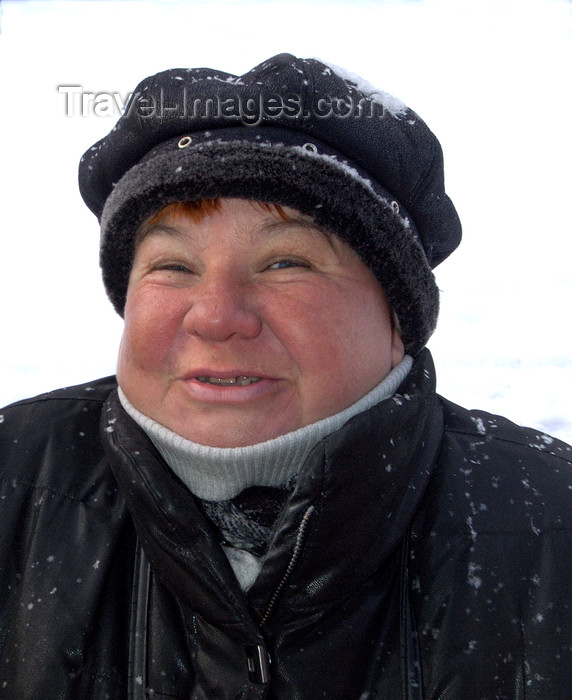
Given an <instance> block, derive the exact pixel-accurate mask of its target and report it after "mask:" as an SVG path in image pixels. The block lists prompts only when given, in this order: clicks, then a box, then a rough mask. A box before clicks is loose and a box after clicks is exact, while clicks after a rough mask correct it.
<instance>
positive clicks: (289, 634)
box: [0, 55, 572, 700]
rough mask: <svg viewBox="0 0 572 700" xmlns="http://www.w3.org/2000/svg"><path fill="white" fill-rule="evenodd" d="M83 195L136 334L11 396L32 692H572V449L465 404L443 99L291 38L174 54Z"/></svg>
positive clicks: (89, 160)
mask: <svg viewBox="0 0 572 700" xmlns="http://www.w3.org/2000/svg"><path fill="white" fill-rule="evenodd" d="M207 105H208V108H206V107H205V106H207ZM203 108H204V109H203ZM254 110H256V114H255V115H254ZM254 117H256V118H254ZM80 187H81V190H82V194H83V196H84V199H85V201H86V203H87V204H88V206H90V208H91V209H92V210H93V211H94V212H95V213H96V214H97V215H98V217H100V219H101V226H102V248H101V262H102V268H103V277H104V282H105V285H106V288H107V291H108V294H109V296H110V299H111V301H112V303H113V304H114V306H115V308H116V309H117V311H118V312H119V313H121V314H122V315H123V316H124V318H125V331H124V335H123V339H122V343H121V348H120V352H119V361H118V372H117V380H115V379H114V378H108V379H104V380H99V381H97V382H94V383H91V384H90V385H88V386H82V387H75V388H72V389H65V390H60V391H58V392H53V393H51V394H49V395H45V396H43V397H39V398H37V399H30V400H28V401H23V402H19V403H18V404H15V405H14V406H12V407H10V408H8V409H5V411H4V412H3V422H2V424H1V425H0V429H1V437H2V441H1V450H0V458H1V461H2V464H3V465H4V476H5V478H4V489H5V490H4V495H3V498H4V501H3V503H4V507H3V513H2V527H3V531H4V533H5V538H6V540H5V543H4V545H3V548H2V551H1V552H0V556H1V558H0V566H1V571H2V591H3V593H2V595H3V606H2V618H1V620H0V631H1V638H2V640H3V646H2V661H3V663H2V666H1V669H2V670H1V671H0V673H1V674H2V678H1V682H2V685H0V688H1V692H4V693H5V694H6V697H30V698H35V697H38V698H40V697H42V698H44V697H59V698H76V697H112V698H124V697H164V698H167V697H169V698H172V697H176V698H188V697H192V698H209V699H210V698H239V697H240V698H264V697H268V698H312V699H313V698H316V697H326V698H340V699H342V698H343V699H344V700H345V699H346V698H356V699H357V698H365V697H370V696H371V697H383V698H399V697H403V698H466V697H475V698H477V697H478V698H484V697H491V698H492V697H507V698H521V697H524V690H523V689H524V688H525V689H526V697H527V698H538V699H540V698H546V697H551V698H558V697H562V698H563V697H565V695H566V693H567V685H566V672H565V669H566V668H567V666H568V665H569V663H570V656H571V648H572V645H571V627H572V625H571V624H570V614H569V603H568V600H569V598H568V595H569V591H568V587H569V583H567V582H569V581H570V580H572V577H571V573H572V572H571V571H570V567H571V565H570V557H569V556H563V554H564V552H566V551H569V549H570V527H569V512H570V508H569V494H570V490H571V488H572V472H571V470H570V457H571V450H570V448H569V447H568V446H566V445H563V444H562V443H559V442H558V441H556V440H553V439H552V438H549V437H548V436H543V435H539V434H538V433H536V432H535V431H531V430H525V429H522V428H518V427H517V426H515V425H513V424H512V423H510V422H509V421H507V420H505V419H504V418H500V417H496V416H490V415H488V414H485V413H482V412H468V411H465V410H464V409H462V408H460V407H458V406H454V405H453V404H451V403H449V402H447V401H446V400H445V399H442V398H440V397H438V396H437V394H436V393H435V376H434V368H433V366H432V362H431V358H430V355H429V353H428V352H427V350H425V349H424V346H425V343H426V341H427V339H428V337H429V335H430V334H431V332H432V330H433V329H434V326H435V322H436V318H437V312H438V292H437V288H436V286H435V282H434V279H433V275H432V273H431V268H432V267H434V266H435V265H436V264H438V263H439V262H440V261H441V260H442V259H444V257H446V256H447V255H448V254H449V253H450V252H451V251H452V250H453V249H454V248H455V247H456V245H457V244H458V242H459V239H460V225H459V222H458V219H457V216H456V214H455V211H454V208H453V206H452V204H451V203H450V201H449V199H448V198H447V197H446V195H445V192H444V188H443V170H442V160H441V155H440V148H439V144H438V142H437V140H436V139H435V137H434V136H433V134H431V132H430V131H429V130H428V129H427V127H426V126H425V125H424V123H423V122H422V121H421V120H420V119H419V117H417V115H415V114H414V113H413V112H411V111H410V110H408V109H407V108H406V107H405V106H404V105H402V104H400V103H398V102H397V101H396V100H394V99H392V98H390V97H389V96H387V95H384V94H382V93H373V92H372V91H371V90H368V89H367V88H366V87H365V86H364V85H361V84H358V83H357V82H356V81H355V80H354V79H349V78H345V77H344V76H343V75H341V74H340V73H339V72H336V71H334V70H333V69H331V68H330V67H328V66H326V65H324V64H322V63H319V62H317V61H311V60H302V59H296V58H294V57H293V56H289V55H281V56H277V57H275V58H273V59H270V60H268V61H266V62H265V63H263V64H261V65H260V66H258V67H256V68H254V69H253V70H252V71H250V72H249V73H247V74H245V75H244V76H232V75H229V74H224V73H221V72H218V71H211V70H209V69H194V70H173V71H166V72H164V73H160V74H158V75H157V76H152V77H151V78H148V79H147V80H145V81H143V83H141V84H140V86H139V87H138V89H137V90H136V92H135V95H134V98H133V101H132V103H131V104H130V105H128V108H127V110H126V113H125V115H124V116H123V117H122V118H121V120H120V121H119V123H118V125H117V127H116V128H115V129H114V130H113V131H112V132H111V134H109V135H108V136H107V137H106V138H105V139H103V140H102V141H101V142H99V143H98V144H96V145H95V146H94V147H93V148H92V149H90V150H89V151H88V152H87V153H86V154H85V156H84V158H83V159H82V163H81V165H80ZM556 553H558V555H556Z"/></svg>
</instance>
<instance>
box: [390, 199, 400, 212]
mask: <svg viewBox="0 0 572 700" xmlns="http://www.w3.org/2000/svg"><path fill="white" fill-rule="evenodd" d="M391 208H392V209H393V211H394V212H395V213H396V214H399V204H398V203H397V202H396V201H395V200H393V202H391Z"/></svg>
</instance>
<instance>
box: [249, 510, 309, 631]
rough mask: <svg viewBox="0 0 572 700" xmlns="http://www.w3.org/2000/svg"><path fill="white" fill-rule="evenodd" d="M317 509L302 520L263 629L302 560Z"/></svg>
mask: <svg viewBox="0 0 572 700" xmlns="http://www.w3.org/2000/svg"><path fill="white" fill-rule="evenodd" d="M315 510H316V509H315V508H314V506H310V507H309V508H308V510H307V511H306V512H305V513H304V517H303V518H302V521H301V523H300V527H299V528H298V534H297V535H296V543H295V545H294V550H293V552H292V556H291V557H290V562H289V563H288V566H287V567H286V571H285V572H284V575H283V576H282V579H281V580H280V583H279V584H278V586H277V587H276V590H275V591H274V593H273V594H272V598H270V602H269V603H268V607H267V608H266V612H265V613H264V615H263V616H262V620H261V621H260V625H261V626H262V627H265V626H266V624H267V622H268V620H269V619H270V616H271V615H272V613H273V611H274V608H275V606H276V602H277V601H278V597H279V596H280V594H281V593H282V590H283V589H284V586H285V585H286V583H287V582H288V579H289V578H290V576H291V575H292V571H294V567H295V566H296V564H297V563H298V559H299V558H300V555H301V554H302V544H303V542H304V535H305V534H306V530H307V529H308V525H309V523H310V518H311V517H312V515H313V514H314V511H315Z"/></svg>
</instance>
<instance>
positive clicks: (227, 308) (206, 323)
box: [183, 280, 262, 342]
mask: <svg viewBox="0 0 572 700" xmlns="http://www.w3.org/2000/svg"><path fill="white" fill-rule="evenodd" d="M192 293H193V298H192V301H191V305H190V307H189V309H188V311H187V313H186V315H185V319H184V324H183V325H184V329H185V331H186V332H187V333H189V334H191V335H198V336H200V337H201V338H204V339H205V340H211V341H215V342H222V341H224V340H228V339H229V338H231V337H232V336H239V337H242V338H245V339H251V338H256V336H258V334H259V333H260V331H261V330H262V321H261V319H260V316H259V315H258V313H257V312H256V311H255V310H253V309H252V308H249V306H248V304H247V299H246V297H247V294H246V292H245V290H244V287H243V286H242V285H240V284H239V283H237V282H233V281H231V280H216V281H214V282H213V281H210V282H207V281H205V282H204V283H200V284H198V285H197V286H196V287H195V288H194V289H193V292H192Z"/></svg>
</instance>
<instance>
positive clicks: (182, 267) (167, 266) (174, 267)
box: [155, 263, 191, 273]
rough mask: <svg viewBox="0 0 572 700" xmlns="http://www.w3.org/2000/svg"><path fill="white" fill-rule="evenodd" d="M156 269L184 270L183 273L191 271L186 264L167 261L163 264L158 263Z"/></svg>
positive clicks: (166, 270) (167, 270)
mask: <svg viewBox="0 0 572 700" xmlns="http://www.w3.org/2000/svg"><path fill="white" fill-rule="evenodd" d="M155 270H158V271H163V272H182V273H190V272H191V271H190V270H189V268H188V267H187V266H186V265H182V264H180V263H165V264H163V265H157V266H156V267H155Z"/></svg>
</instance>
